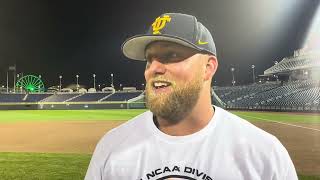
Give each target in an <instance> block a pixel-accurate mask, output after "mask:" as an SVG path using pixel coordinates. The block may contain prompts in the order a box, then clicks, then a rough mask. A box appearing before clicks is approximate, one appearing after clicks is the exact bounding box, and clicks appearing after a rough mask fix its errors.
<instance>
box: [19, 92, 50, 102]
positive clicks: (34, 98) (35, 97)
mask: <svg viewBox="0 0 320 180" xmlns="http://www.w3.org/2000/svg"><path fill="white" fill-rule="evenodd" d="M52 95H53V94H28V95H27V96H25V97H24V98H25V100H24V99H23V100H24V102H38V101H41V100H43V99H45V98H47V97H49V96H52Z"/></svg>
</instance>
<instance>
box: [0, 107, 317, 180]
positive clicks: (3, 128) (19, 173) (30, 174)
mask: <svg viewBox="0 0 320 180" xmlns="http://www.w3.org/2000/svg"><path fill="white" fill-rule="evenodd" d="M143 111H145V110H49V111H46V110H35V111H34V110H22V111H0V179H1V180H20V179H21V180H22V179H26V180H78V179H79V180H80V179H83V178H84V175H85V173H86V169H87V167H88V164H89V161H90V158H91V154H92V152H93V150H94V148H95V145H96V143H97V141H98V140H99V139H100V138H101V136H103V135H104V134H105V133H106V132H107V131H108V130H110V129H112V128H114V127H116V126H118V125H120V124H121V123H123V122H125V121H127V120H129V119H130V118H132V117H134V116H136V115H137V114H140V113H141V112H143ZM232 113H234V114H237V115H239V116H241V117H243V118H244V119H247V120H249V121H250V122H252V123H253V124H255V125H256V126H258V127H260V128H262V129H264V130H265V131H267V132H269V133H271V134H273V135H275V136H276V137H277V138H278V139H279V140H280V141H281V142H282V143H283V145H284V146H285V147H286V148H287V150H288V151H289V154H290V156H291V158H292V160H293V162H294V164H295V167H296V169H297V172H298V174H299V179H302V180H320V114H310V113H285V112H245V111H241V112H240V111H232Z"/></svg>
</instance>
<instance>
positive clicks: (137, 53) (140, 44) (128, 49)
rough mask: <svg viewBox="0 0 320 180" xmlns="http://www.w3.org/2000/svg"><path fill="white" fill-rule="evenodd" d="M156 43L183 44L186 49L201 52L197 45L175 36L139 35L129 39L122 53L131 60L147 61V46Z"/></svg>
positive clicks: (123, 45)
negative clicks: (189, 48)
mask: <svg viewBox="0 0 320 180" xmlns="http://www.w3.org/2000/svg"><path fill="white" fill-rule="evenodd" d="M154 41H170V42H174V43H177V44H181V45H183V46H186V47H191V48H194V49H197V50H201V49H199V48H197V47H196V46H195V45H193V44H192V43H190V42H188V41H186V40H183V39H180V38H179V37H175V36H166V35H137V36H133V37H132V38H129V39H127V40H126V41H125V42H124V43H123V44H122V52H123V54H124V55H125V56H126V57H128V58H130V59H133V60H140V61H145V54H144V53H145V49H146V46H147V45H148V44H150V43H151V42H154Z"/></svg>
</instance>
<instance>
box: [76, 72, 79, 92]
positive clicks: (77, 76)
mask: <svg viewBox="0 0 320 180" xmlns="http://www.w3.org/2000/svg"><path fill="white" fill-rule="evenodd" d="M76 78H77V92H79V75H78V74H77V75H76Z"/></svg>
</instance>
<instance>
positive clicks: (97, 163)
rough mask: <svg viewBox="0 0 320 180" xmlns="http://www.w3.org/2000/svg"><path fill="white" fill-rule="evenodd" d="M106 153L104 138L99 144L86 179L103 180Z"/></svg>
mask: <svg viewBox="0 0 320 180" xmlns="http://www.w3.org/2000/svg"><path fill="white" fill-rule="evenodd" d="M105 156H106V153H105V151H104V147H103V143H102V140H101V141H100V142H99V143H98V144H97V146H96V148H95V150H94V152H93V155H92V157H91V160H90V164H89V167H88V170H87V173H86V176H85V178H84V179H85V180H102V174H103V167H104V163H105Z"/></svg>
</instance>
